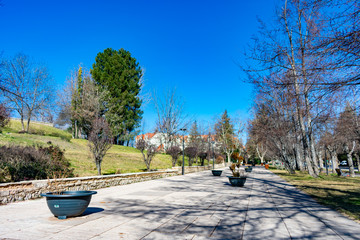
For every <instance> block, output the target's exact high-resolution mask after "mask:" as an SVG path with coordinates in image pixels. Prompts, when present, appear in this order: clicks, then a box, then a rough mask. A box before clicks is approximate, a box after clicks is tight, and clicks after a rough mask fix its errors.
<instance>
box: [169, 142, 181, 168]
mask: <svg viewBox="0 0 360 240" xmlns="http://www.w3.org/2000/svg"><path fill="white" fill-rule="evenodd" d="M166 153H167V154H169V155H170V156H171V159H172V166H173V167H175V165H176V162H177V159H178V158H179V155H180V153H181V148H180V147H178V146H172V147H170V148H169V149H168V150H167V151H166Z"/></svg>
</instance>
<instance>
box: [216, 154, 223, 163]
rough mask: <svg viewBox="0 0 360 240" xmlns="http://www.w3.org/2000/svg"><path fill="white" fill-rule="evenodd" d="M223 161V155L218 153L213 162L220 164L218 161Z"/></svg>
mask: <svg viewBox="0 0 360 240" xmlns="http://www.w3.org/2000/svg"><path fill="white" fill-rule="evenodd" d="M223 162H224V157H223V156H221V155H219V156H217V157H216V160H215V163H216V164H220V163H223Z"/></svg>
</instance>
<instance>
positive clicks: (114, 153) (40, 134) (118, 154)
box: [0, 120, 171, 176]
mask: <svg viewBox="0 0 360 240" xmlns="http://www.w3.org/2000/svg"><path fill="white" fill-rule="evenodd" d="M20 130H21V124H20V121H18V120H11V121H10V124H9V125H8V126H7V127H5V128H4V129H3V132H2V133H0V145H12V144H14V145H25V146H29V145H30V146H32V145H47V142H49V141H51V142H52V143H53V144H54V145H58V146H59V147H60V148H61V149H64V150H65V157H66V158H67V159H68V160H69V161H70V163H71V167H73V168H74V169H75V170H74V173H75V174H76V175H79V176H92V175H96V174H97V170H96V166H95V163H94V161H93V160H92V158H91V155H90V152H89V148H88V141H87V140H84V139H71V134H70V133H68V132H66V131H63V130H60V129H57V128H53V127H50V126H46V125H43V124H37V123H31V124H30V131H29V132H30V134H19V133H18V132H19V131H20ZM170 167H171V158H170V156H168V155H165V154H157V155H156V156H155V158H154V159H153V161H152V163H151V168H152V169H165V168H170ZM144 170H146V166H145V163H144V161H143V159H142V155H141V152H140V151H139V150H137V149H135V148H131V147H124V146H118V145H114V146H112V148H111V149H110V150H109V151H108V153H107V154H106V156H105V158H104V160H103V162H102V173H103V174H114V173H128V172H139V171H144Z"/></svg>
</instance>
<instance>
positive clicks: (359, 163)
mask: <svg viewBox="0 0 360 240" xmlns="http://www.w3.org/2000/svg"><path fill="white" fill-rule="evenodd" d="M354 156H355V158H356V162H357V166H358V170H359V171H360V161H359V155H358V154H357V153H354Z"/></svg>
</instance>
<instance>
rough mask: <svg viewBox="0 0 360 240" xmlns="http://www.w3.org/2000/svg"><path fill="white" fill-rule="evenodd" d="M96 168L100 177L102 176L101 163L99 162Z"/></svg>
mask: <svg viewBox="0 0 360 240" xmlns="http://www.w3.org/2000/svg"><path fill="white" fill-rule="evenodd" d="M96 168H97V170H98V175H99V176H101V162H100V161H99V160H97V161H96Z"/></svg>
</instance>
